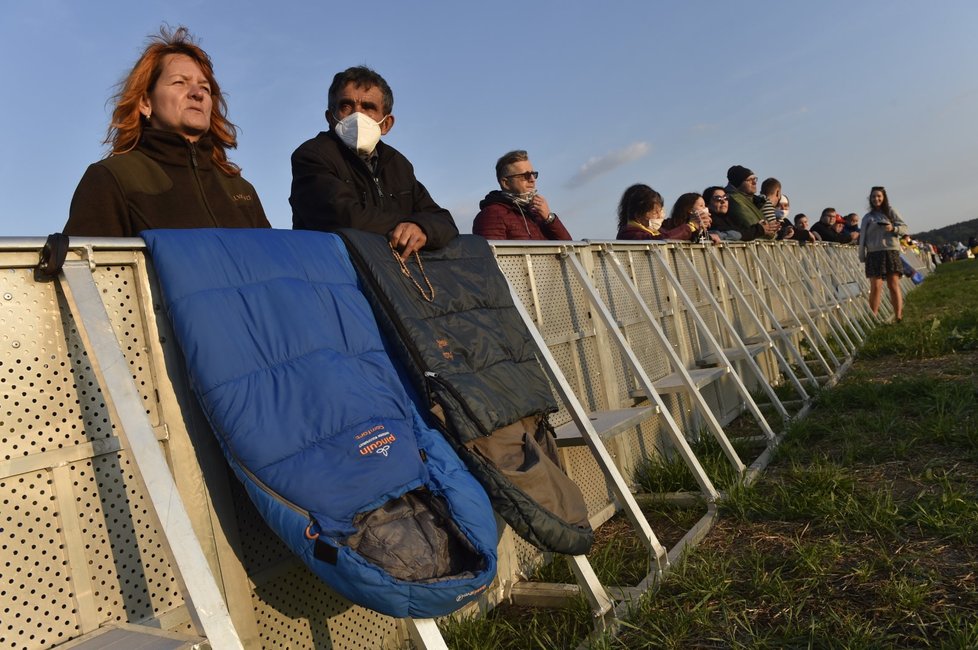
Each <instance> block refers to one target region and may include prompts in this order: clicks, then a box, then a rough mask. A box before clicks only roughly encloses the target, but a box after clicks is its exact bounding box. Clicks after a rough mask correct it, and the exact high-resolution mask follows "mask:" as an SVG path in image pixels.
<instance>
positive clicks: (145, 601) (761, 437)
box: [0, 238, 930, 649]
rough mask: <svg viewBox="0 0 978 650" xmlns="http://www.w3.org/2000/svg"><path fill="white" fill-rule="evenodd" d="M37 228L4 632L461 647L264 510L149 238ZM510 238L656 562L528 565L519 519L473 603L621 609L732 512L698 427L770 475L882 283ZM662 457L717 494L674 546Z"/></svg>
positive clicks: (12, 275)
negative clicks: (749, 427) (281, 531)
mask: <svg viewBox="0 0 978 650" xmlns="http://www.w3.org/2000/svg"><path fill="white" fill-rule="evenodd" d="M43 245H44V240H41V239H33V238H7V239H0V305H2V307H0V324H2V329H0V395H2V408H0V504H2V515H0V540H2V542H0V560H2V562H3V564H2V566H3V569H2V578H3V580H2V583H0V647H5V648H6V647H10V648H31V649H34V648H37V649H41V648H53V647H59V646H60V647H65V648H68V647H72V648H87V647H92V648H94V647H103V646H105V645H106V644H108V643H110V642H119V643H122V644H124V645H125V644H126V643H127V639H128V640H130V641H131V640H133V639H137V638H139V639H142V640H145V639H154V640H156V641H159V642H164V641H165V642H166V643H169V645H160V646H152V647H168V648H169V647H173V648H176V647H188V648H189V647H197V646H196V644H201V643H203V644H206V643H208V642H209V643H210V644H211V645H212V646H213V647H216V648H224V647H244V648H282V647H288V648H323V647H332V648H376V647H391V648H394V647H404V646H405V645H407V644H408V643H409V640H410V641H413V642H414V643H415V644H416V645H417V646H421V647H427V648H437V647H444V643H443V641H442V640H441V637H440V635H439V633H438V630H437V627H435V626H434V623H433V622H430V621H405V620H395V619H391V618H388V617H385V616H381V615H379V614H377V613H375V612H372V611H369V610H366V609H364V608H362V607H358V606H354V605H352V604H350V603H349V602H347V601H346V600H344V599H343V598H342V597H340V596H338V595H336V594H335V593H333V592H332V591H330V590H329V589H328V588H327V587H326V586H325V585H324V584H322V583H321V582H320V581H319V580H318V579H316V578H315V577H314V576H313V575H312V574H311V573H310V572H309V571H308V570H306V569H305V567H304V566H303V565H302V564H301V563H300V562H298V560H296V559H295V558H294V557H293V556H292V555H291V554H290V553H289V552H288V550H287V549H286V548H285V546H284V545H283V544H282V543H281V542H279V541H278V539H277V538H276V537H275V535H274V534H272V533H271V532H270V531H269V529H268V528H267V527H266V526H265V524H264V523H263V522H262V520H261V519H260V517H259V516H258V515H257V513H256V511H255V509H254V508H253V507H252V506H251V504H250V502H249V500H248V498H247V496H246V495H245V494H244V492H243V490H242V489H241V488H240V487H239V485H238V483H237V481H236V480H235V479H234V478H233V476H231V474H230V472H229V471H228V469H227V467H226V464H225V462H224V459H223V456H222V455H221V453H220V450H219V449H218V447H217V444H216V441H215V440H214V439H213V436H212V435H211V433H210V431H209V429H208V426H207V424H206V422H205V421H204V419H203V416H202V414H201V413H200V411H199V409H198V407H197V405H196V403H195V401H194V399H193V397H192V395H191V393H190V390H189V387H188V385H187V382H186V379H185V372H184V368H183V363H182V359H181V355H180V353H179V350H177V349H176V347H175V344H174V340H173V336H172V333H171V330H170V325H169V323H168V322H167V319H166V317H165V316H164V314H163V313H162V310H161V307H160V304H161V302H160V296H159V289H158V286H157V283H156V280H155V277H154V272H153V268H152V264H151V263H150V261H149V260H148V257H147V256H146V255H145V253H144V248H143V245H142V241H141V240H137V239H87V240H79V241H73V242H72V248H71V250H70V251H69V256H68V261H67V263H66V266H65V270H64V271H63V272H62V274H61V275H60V277H59V278H58V279H57V280H48V279H44V278H42V277H41V276H39V275H38V274H37V273H36V271H35V267H36V266H37V264H38V258H39V251H40V250H41V248H42V246H43ZM493 247H494V250H495V253H496V258H497V262H498V264H499V267H500V268H501V269H502V271H503V273H504V274H505V275H506V277H507V278H508V280H509V282H510V284H511V287H512V291H513V295H514V296H515V297H516V298H517V300H518V303H519V306H520V308H521V309H522V311H523V313H524V318H525V319H526V321H527V323H528V324H529V325H530V327H531V331H532V332H533V334H534V336H535V337H536V339H537V342H538V345H539V347H540V356H541V360H542V362H543V363H544V365H545V369H546V370H547V372H548V375H549V377H550V379H551V382H552V384H553V388H554V391H555V395H556V396H557V397H558V400H559V403H560V404H561V409H560V411H559V412H558V413H557V414H556V415H555V416H554V418H553V422H554V424H555V425H557V431H558V444H559V445H560V446H561V453H562V454H563V458H564V461H565V464H566V466H567V470H568V474H569V475H570V476H571V477H572V478H573V479H574V480H575V481H576V482H577V483H578V484H579V485H580V486H581V488H582V491H583V492H584V495H585V498H586V501H587V504H588V510H589V515H590V519H591V522H592V525H594V526H595V527H600V526H601V525H602V524H603V523H605V522H606V521H607V520H608V519H610V518H611V517H612V516H614V515H615V514H616V513H617V512H619V511H622V510H624V511H625V514H626V515H628V517H629V520H630V521H631V522H632V524H633V526H634V527H635V530H636V533H637V534H638V535H639V537H640V538H641V539H643V540H644V541H645V542H646V545H647V547H648V550H649V554H650V558H651V559H652V562H651V566H652V567H653V570H652V572H651V573H650V574H649V576H647V577H646V579H644V580H643V581H641V582H640V583H639V584H637V585H601V584H600V583H598V582H597V578H595V577H594V575H593V572H592V571H590V567H589V565H588V564H587V561H586V558H571V566H572V568H573V569H574V574H575V576H576V577H577V580H578V585H576V586H564V587H565V588H563V589H560V588H556V586H554V585H535V584H534V583H532V582H529V581H528V580H527V579H526V576H528V575H530V574H531V573H532V571H533V570H534V568H535V567H537V566H539V565H540V564H541V563H542V562H545V561H548V560H550V559H551V558H549V557H547V556H545V555H544V554H542V553H540V552H539V551H538V550H537V549H535V548H534V547H532V546H531V545H529V544H527V543H526V542H524V541H523V540H521V539H520V538H518V537H517V536H516V535H514V534H513V533H512V531H511V530H509V529H506V530H505V531H503V532H502V534H501V537H500V542H499V554H500V562H499V574H498V577H497V579H496V581H495V582H494V584H493V586H492V588H491V589H490V590H488V591H487V593H486V594H485V596H484V598H483V600H482V602H481V603H479V604H478V605H475V606H471V607H470V608H469V609H468V610H467V612H466V613H467V614H478V613H479V612H480V611H484V610H486V609H488V608H491V607H493V606H494V605H496V604H498V603H500V602H504V601H505V602H517V603H526V604H528V605H536V606H541V605H543V606H546V605H552V604H554V603H557V602H559V601H560V600H561V598H563V597H566V596H568V595H574V594H577V593H584V594H585V595H587V596H588V597H589V600H590V603H591V606H592V610H593V614H594V617H595V622H596V626H598V627H601V626H604V625H608V624H614V620H615V617H616V615H617V614H620V613H621V611H622V608H623V605H624V604H626V603H627V601H628V599H629V598H631V597H635V596H637V595H639V594H640V593H641V592H642V591H644V590H645V589H647V588H648V587H649V586H650V585H651V584H653V583H654V582H655V581H656V580H658V579H660V578H661V577H662V576H663V574H664V573H665V572H667V571H668V569H669V566H670V565H671V564H672V563H673V562H674V561H675V560H676V559H677V558H678V556H679V554H680V553H681V552H682V550H683V549H684V548H685V547H686V546H688V545H690V544H695V543H696V541H698V539H700V538H701V537H702V536H703V535H704V534H706V532H707V531H708V530H709V529H710V527H711V526H712V523H713V521H714V519H715V505H716V503H717V501H718V500H719V499H722V496H723V495H722V492H721V491H720V490H718V489H717V487H716V485H715V483H714V480H713V478H712V477H710V476H709V475H708V474H707V473H706V472H705V471H704V470H703V468H702V466H701V464H700V463H699V459H698V458H697V457H696V454H695V453H694V452H693V450H692V447H691V444H692V443H694V442H695V441H697V440H699V439H700V438H701V437H702V436H710V437H712V438H713V439H714V440H715V441H716V442H717V444H718V445H719V447H720V449H721V450H722V451H723V454H724V456H725V458H726V460H727V461H728V462H729V463H730V465H731V467H732V469H733V470H734V471H735V472H736V473H737V474H738V475H740V476H741V477H742V480H744V481H750V480H753V479H754V477H755V476H756V475H757V472H759V471H761V470H762V469H763V467H764V465H766V463H767V461H768V460H769V458H770V454H771V452H772V450H773V449H774V447H775V446H776V445H777V442H778V440H779V439H780V435H781V433H782V432H783V430H784V426H785V424H786V423H787V422H788V421H790V420H791V419H792V418H796V417H801V416H803V415H804V413H805V412H806V410H807V408H808V406H809V404H810V402H811V399H812V397H813V396H814V395H815V394H816V392H817V391H818V390H819V389H820V388H822V387H824V386H827V385H830V384H831V383H833V382H835V381H837V380H838V378H839V377H840V376H841V374H843V373H844V372H845V370H846V369H847V368H848V364H849V363H851V361H852V357H853V355H854V353H855V351H856V350H858V348H859V345H860V343H861V342H862V340H863V339H864V338H865V336H866V334H867V333H868V331H869V330H870V329H872V327H874V326H875V325H877V324H878V323H879V322H880V321H882V320H883V319H885V318H887V317H889V316H890V314H889V312H888V309H889V306H888V304H887V301H886V300H885V299H884V307H883V310H882V311H881V315H880V316H879V317H874V316H873V315H872V314H871V313H870V312H869V310H868V307H867V299H866V296H867V293H868V284H867V282H866V280H865V278H864V277H863V274H862V265H861V264H859V263H858V261H857V260H856V253H855V249H854V248H852V247H841V246H829V245H822V244H815V245H807V246H798V245H795V244H793V243H789V244H785V243H750V244H731V245H724V246H717V247H713V246H703V245H690V244H678V243H649V244H639V243H634V244H630V243H624V242H586V243H571V242H566V243H565V242H559V243H558V242H542V243H504V242H494V243H493ZM912 259H913V260H914V265H915V267H916V268H917V270H919V271H921V273H923V274H925V275H926V273H927V272H929V271H930V265H929V262H928V260H927V259H925V258H924V257H922V256H913V257H912ZM913 286H914V285H913V284H912V283H911V282H910V281H909V280H904V281H903V282H902V284H901V287H902V290H903V291H904V292H906V291H909V290H910V289H911V288H912V287H913ZM786 393H787V394H788V395H789V397H788V398H784V397H783V396H784V395H785V394H786ZM739 417H747V418H751V419H752V420H753V421H754V422H755V430H756V433H757V435H756V440H757V441H758V443H759V445H760V448H761V449H762V451H761V453H760V454H759V455H757V456H756V457H753V458H751V457H743V456H742V452H738V450H737V448H736V446H735V445H734V444H732V442H731V440H730V439H729V438H728V437H727V434H726V430H725V428H726V427H727V426H728V425H729V424H730V423H731V422H732V421H734V420H735V419H737V418H739ZM160 452H162V454H161V453H160ZM657 455H670V456H674V457H679V458H681V459H682V461H683V462H685V463H686V465H687V467H688V468H689V470H690V471H691V472H692V474H693V476H694V478H695V479H696V483H697V485H698V492H695V493H686V494H678V493H677V494H668V495H658V496H660V497H662V498H672V499H673V500H675V501H676V502H677V503H680V502H682V503H685V504H687V505H688V506H689V507H694V508H700V509H701V510H702V512H703V514H702V516H701V517H700V518H699V519H698V520H697V521H696V523H695V524H694V525H693V526H692V527H691V528H690V530H689V531H687V532H686V533H685V535H684V536H683V538H682V540H680V542H679V543H677V544H674V545H673V547H672V548H667V547H666V546H664V545H663V544H662V543H661V542H660V541H659V539H658V538H657V536H656V531H654V530H653V529H652V528H651V526H650V525H649V524H648V522H646V521H645V520H644V518H643V517H642V515H641V512H640V511H639V510H638V506H637V505H636V504H635V501H634V499H633V494H634V493H635V492H637V491H639V488H638V487H637V486H636V484H635V481H634V471H635V469H636V467H637V466H638V465H639V464H640V463H641V462H642V461H643V459H647V458H649V457H655V456H657ZM205 638H206V639H207V641H205V640H204V639H205ZM119 647H123V646H119ZM125 647H134V645H132V644H130V645H127V646H125Z"/></svg>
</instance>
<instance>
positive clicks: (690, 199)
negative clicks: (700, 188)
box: [665, 192, 720, 244]
mask: <svg viewBox="0 0 978 650" xmlns="http://www.w3.org/2000/svg"><path fill="white" fill-rule="evenodd" d="M712 225H713V218H712V217H711V216H710V211H709V210H708V209H707V208H706V201H705V200H704V199H703V195H701V194H697V193H696V192H687V193H685V194H682V195H680V197H679V198H678V199H676V202H675V203H674V204H673V206H672V212H671V213H670V214H669V218H668V219H667V220H666V223H665V226H666V227H667V228H674V229H676V230H679V229H680V228H685V229H686V231H687V232H685V233H681V235H682V236H680V237H670V239H682V240H684V241H685V240H690V241H697V242H699V243H701V244H706V243H709V242H711V241H712V242H714V243H717V244H719V243H720V237H719V236H718V235H717V234H716V233H710V232H708V231H709V229H710V226H712Z"/></svg>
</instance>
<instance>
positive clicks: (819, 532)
mask: <svg viewBox="0 0 978 650" xmlns="http://www.w3.org/2000/svg"><path fill="white" fill-rule="evenodd" d="M976 369H978V263H969V262H959V263H954V264H950V265H945V266H942V267H940V268H939V269H938V272H937V273H935V274H934V275H932V276H931V278H929V279H928V280H927V281H926V282H925V283H924V284H923V285H921V286H920V287H919V288H918V289H917V290H915V291H913V292H912V293H911V294H910V296H909V299H908V301H907V305H906V308H905V317H904V321H903V322H902V323H900V324H887V325H882V326H879V327H877V328H876V329H875V330H873V331H872V332H871V333H870V334H869V336H868V339H867V341H866V343H865V345H864V347H863V348H861V349H860V351H859V354H858V357H857V359H856V361H855V363H854V364H853V367H852V369H851V370H850V372H849V373H848V374H847V376H846V377H844V378H843V379H842V381H840V383H839V384H837V385H836V386H834V387H833V388H831V389H825V390H821V391H819V394H818V400H817V402H816V403H815V406H814V408H813V409H812V410H811V411H810V413H809V415H808V417H806V419H804V420H802V421H795V422H792V424H791V425H790V427H789V429H788V431H787V433H786V436H785V439H784V441H783V443H782V444H781V445H780V447H779V448H778V451H777V453H776V455H775V458H774V459H773V461H772V463H771V464H770V465H769V466H768V468H767V470H766V471H765V473H764V474H763V475H762V476H761V477H760V478H759V479H758V480H757V481H756V482H755V483H754V484H752V485H751V486H747V487H745V486H741V485H739V484H738V483H737V482H736V480H735V478H736V477H735V476H734V475H733V473H732V470H731V469H730V466H729V462H728V461H727V460H726V458H725V457H724V456H723V454H722V453H721V452H720V449H719V446H718V445H717V444H716V443H715V442H714V441H713V440H712V438H711V437H710V436H708V435H702V436H700V441H699V442H697V443H696V444H695V445H694V450H695V452H696V454H697V457H698V458H699V459H700V461H701V463H702V464H703V466H704V468H705V469H706V471H707V473H708V474H709V475H710V477H711V478H712V479H713V480H714V481H715V482H716V483H717V485H718V486H720V487H721V489H725V490H727V498H726V499H725V500H724V501H722V502H721V504H720V516H719V519H718V521H717V523H716V525H715V526H714V528H713V529H712V530H711V531H710V533H709V535H708V536H707V537H706V539H705V540H703V541H702V542H701V543H700V544H699V545H698V546H696V547H695V548H693V549H691V550H690V551H689V552H688V553H687V554H686V556H685V558H684V559H683V560H682V561H680V562H679V563H677V564H676V565H674V566H673V567H672V569H671V571H670V572H669V573H668V574H667V576H666V579H665V580H664V581H662V582H661V583H660V584H659V585H657V587H656V588H655V589H654V590H653V591H651V592H649V593H647V594H646V595H645V596H644V597H643V598H642V599H641V600H640V601H638V602H637V603H635V604H634V605H633V609H632V612H631V614H630V616H629V617H628V618H627V619H626V620H624V621H623V622H622V625H621V627H620V628H619V630H618V632H617V634H616V635H615V636H614V637H610V636H608V637H605V638H602V639H599V640H598V641H596V642H595V643H593V644H592V647H594V648H598V649H604V650H611V649H618V648H745V649H746V648H962V649H963V648H976V647H978V407H976V404H978V371H976ZM753 451H754V450H751V449H747V450H741V449H738V453H741V452H742V458H743V459H744V460H745V461H747V462H749V459H752V458H753V455H752V452H753ZM636 480H637V481H638V482H639V483H640V485H641V487H642V488H643V489H645V490H648V491H651V492H671V491H677V490H690V491H697V489H698V488H697V486H696V484H695V481H693V480H692V476H691V475H690V473H689V471H688V470H687V469H686V467H685V465H684V464H683V463H682V462H681V461H679V460H677V459H676V458H671V459H667V460H650V461H648V462H647V463H645V464H643V465H642V466H641V467H640V468H639V471H638V473H637V475H636ZM647 514H648V516H649V518H650V521H652V522H653V530H655V531H656V533H657V534H659V531H660V529H661V528H662V527H663V526H665V527H666V528H667V529H669V528H670V527H671V529H675V530H677V531H678V530H684V529H688V528H689V526H690V525H692V523H693V522H694V521H695V519H696V518H697V517H699V516H700V515H701V514H702V512H701V511H700V510H697V509H687V510H683V509H679V508H674V507H672V508H670V507H668V506H666V505H656V506H654V508H653V509H652V510H650V511H649V512H648V513H647ZM670 518H671V519H670ZM602 531H604V535H605V537H604V539H603V540H602V542H601V544H599V545H597V546H596V549H595V551H594V552H593V553H592V557H591V560H592V563H593V564H594V566H595V569H596V571H597V572H598V575H599V577H601V579H602V580H603V581H605V582H606V583H610V584H621V583H623V582H624V580H621V578H620V576H627V578H628V579H629V580H632V579H634V578H636V577H638V576H641V575H643V572H645V571H647V570H648V568H649V565H648V561H647V557H645V555H644V551H643V549H642V548H641V545H639V544H637V541H636V539H635V537H634V534H632V533H630V528H629V527H628V526H627V524H623V522H622V519H621V517H620V516H619V517H616V518H615V519H612V520H611V521H610V522H609V523H608V524H606V525H605V526H603V527H602V528H601V529H600V530H599V531H598V532H599V534H601V533H602ZM537 578H538V579H540V580H547V581H570V579H571V578H570V572H569V571H568V570H567V568H566V565H565V563H563V562H555V563H554V564H552V565H550V566H549V567H545V568H543V569H541V571H540V573H539V575H538V576H537ZM590 632H591V619H590V614H589V612H588V611H587V607H586V604H585V603H584V601H583V599H581V600H579V601H576V602H575V603H573V604H572V606H571V607H570V608H569V609H565V610H560V611H559V612H548V611H533V610H526V609H516V608H513V607H504V608H499V609H497V610H495V611H494V612H492V613H491V614H490V615H489V616H488V618H487V619H484V620H480V621H472V622H466V623H452V624H450V626H449V627H448V628H447V631H446V639H447V641H448V644H449V646H451V647H464V648H497V647H498V648H564V647H576V646H577V645H578V644H579V643H580V642H581V641H583V640H584V639H585V638H586V637H587V635H588V634H589V633H590Z"/></svg>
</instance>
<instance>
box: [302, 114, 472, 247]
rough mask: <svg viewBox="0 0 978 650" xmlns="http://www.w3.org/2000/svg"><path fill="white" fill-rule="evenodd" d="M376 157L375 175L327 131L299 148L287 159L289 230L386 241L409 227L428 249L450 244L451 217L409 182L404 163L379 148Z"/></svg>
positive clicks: (390, 150) (409, 170) (383, 146)
mask: <svg viewBox="0 0 978 650" xmlns="http://www.w3.org/2000/svg"><path fill="white" fill-rule="evenodd" d="M375 153H376V154H377V160H376V174H374V173H373V172H372V171H371V169H370V168H369V167H368V166H367V163H366V162H364V161H363V160H362V159H360V157H359V156H357V155H356V153H355V152H354V151H353V150H351V149H350V148H349V147H347V146H346V145H345V144H343V142H342V141H341V140H340V139H339V138H338V137H337V136H336V134H334V133H333V132H332V131H323V132H321V133H320V134H319V135H317V136H316V137H315V138H313V139H312V140H307V141H306V142H304V143H302V144H301V145H300V146H299V148H298V149H296V150H295V152H293V154H292V195H291V196H290V197H289V203H290V204H291V205H292V227H293V228H294V229H296V230H325V231H333V230H337V229H339V228H356V229H357V230H366V231H368V232H374V233H377V234H380V235H386V234H388V233H389V232H390V231H391V230H393V229H394V227H395V226H396V225H397V224H399V223H401V222H402V221H410V222H412V223H415V224H417V225H418V226H420V227H421V229H422V230H423V231H424V233H425V235H426V236H427V237H428V242H427V243H426V244H425V248H427V249H436V248H441V247H443V246H444V245H445V244H447V243H448V242H450V241H451V240H452V239H454V238H455V237H456V236H457V235H458V228H457V227H456V226H455V221H454V220H453V219H452V215H451V214H450V213H449V212H448V210H445V209H444V208H442V207H441V206H439V205H438V204H437V203H435V201H434V200H433V199H432V198H431V196H430V195H429V194H428V190H426V189H425V187H424V185H422V184H421V183H419V182H418V179H417V178H415V177H414V167H412V166H411V163H410V162H408V160H407V158H405V157H404V156H403V155H401V153H400V152H399V151H397V150H396V149H394V148H393V147H390V146H388V145H386V144H384V143H383V142H379V143H378V144H377V149H376V152H375Z"/></svg>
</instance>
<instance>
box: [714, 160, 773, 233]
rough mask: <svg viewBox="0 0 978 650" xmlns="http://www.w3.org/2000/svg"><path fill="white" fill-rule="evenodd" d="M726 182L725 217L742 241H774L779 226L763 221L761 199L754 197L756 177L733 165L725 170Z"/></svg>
mask: <svg viewBox="0 0 978 650" xmlns="http://www.w3.org/2000/svg"><path fill="white" fill-rule="evenodd" d="M727 180H728V181H729V185H727V187H726V188H725V189H726V191H727V196H728V197H730V206H729V208H728V210H727V215H728V218H729V219H730V222H731V223H732V224H733V226H734V227H735V228H736V229H737V231H738V232H739V233H740V234H741V236H742V237H743V241H751V240H753V239H774V238H775V237H776V236H777V234H778V230H779V226H778V224H777V222H774V221H767V220H765V219H764V214H763V213H762V212H761V208H760V204H762V203H763V202H762V201H761V197H755V194H757V175H756V174H755V173H754V172H752V171H751V170H750V169H748V168H747V167H744V166H742V165H734V166H732V167H731V168H730V169H728V170H727Z"/></svg>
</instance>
